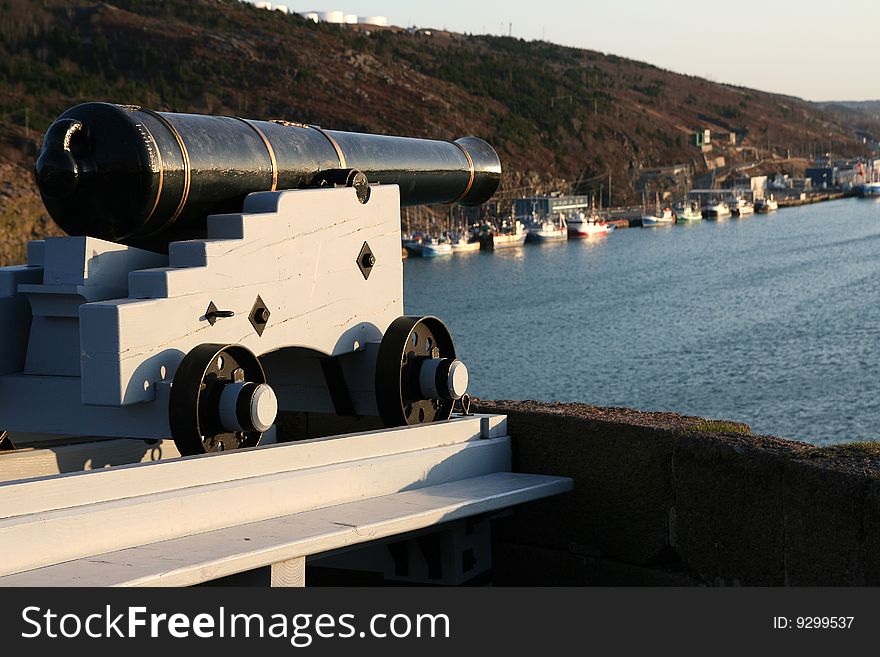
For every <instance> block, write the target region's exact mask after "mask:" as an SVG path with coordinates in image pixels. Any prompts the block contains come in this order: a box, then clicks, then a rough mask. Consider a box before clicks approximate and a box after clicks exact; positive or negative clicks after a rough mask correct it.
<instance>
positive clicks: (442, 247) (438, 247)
mask: <svg viewBox="0 0 880 657" xmlns="http://www.w3.org/2000/svg"><path fill="white" fill-rule="evenodd" d="M419 255H420V256H422V257H423V258H436V257H439V256H448V255H452V244H450V243H449V242H447V241H446V240H438V239H437V238H436V237H428V238H426V239H424V240H423V241H422V243H421V245H420V247H419Z"/></svg>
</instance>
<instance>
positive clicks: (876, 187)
mask: <svg viewBox="0 0 880 657" xmlns="http://www.w3.org/2000/svg"><path fill="white" fill-rule="evenodd" d="M859 196H861V197H862V198H876V197H880V181H878V182H866V183H865V184H863V185H862V186H861V187H859Z"/></svg>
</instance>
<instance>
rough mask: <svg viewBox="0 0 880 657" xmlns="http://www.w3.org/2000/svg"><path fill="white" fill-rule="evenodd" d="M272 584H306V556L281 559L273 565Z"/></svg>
mask: <svg viewBox="0 0 880 657" xmlns="http://www.w3.org/2000/svg"><path fill="white" fill-rule="evenodd" d="M269 581H270V584H269V585H270V586H300V587H301V586H305V585H306V558H305V557H297V558H296V559H288V560H287V561H279V562H278V563H273V564H272V566H271V575H270V580H269Z"/></svg>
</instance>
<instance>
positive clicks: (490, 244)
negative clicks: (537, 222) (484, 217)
mask: <svg viewBox="0 0 880 657" xmlns="http://www.w3.org/2000/svg"><path fill="white" fill-rule="evenodd" d="M526 235H527V233H526V229H525V226H524V225H523V222H521V221H519V220H518V219H517V220H516V221H514V222H512V223H511V222H507V221H505V222H503V223H502V224H501V227H500V228H498V229H497V230H493V231H492V232H491V233H489V235H487V236H486V239H484V240H483V245H484V248H488V249H510V248H514V247H517V246H522V245H523V244H524V243H525V241H526Z"/></svg>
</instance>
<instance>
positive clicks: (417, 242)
mask: <svg viewBox="0 0 880 657" xmlns="http://www.w3.org/2000/svg"><path fill="white" fill-rule="evenodd" d="M425 237H427V236H426V235H425V234H424V233H423V232H421V231H416V232H414V233H404V234H403V235H402V236H401V238H400V243H401V246H402V247H403V248H404V249H406V250H407V251H409V253H411V254H412V255H419V251H420V250H421V248H422V242H423V241H424V240H425Z"/></svg>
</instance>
